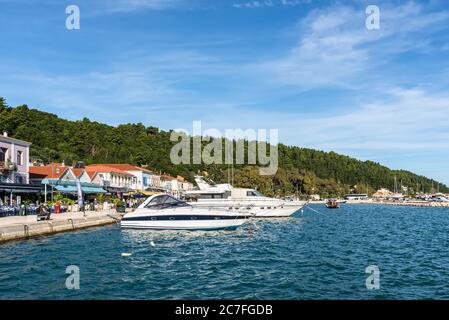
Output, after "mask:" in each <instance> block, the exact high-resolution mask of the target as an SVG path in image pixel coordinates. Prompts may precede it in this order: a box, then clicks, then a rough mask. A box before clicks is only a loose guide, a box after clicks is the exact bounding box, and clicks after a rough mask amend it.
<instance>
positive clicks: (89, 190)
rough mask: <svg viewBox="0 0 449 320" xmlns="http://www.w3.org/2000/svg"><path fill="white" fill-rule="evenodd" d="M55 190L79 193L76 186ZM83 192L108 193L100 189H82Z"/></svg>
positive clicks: (58, 187) (61, 187) (57, 187)
mask: <svg viewBox="0 0 449 320" xmlns="http://www.w3.org/2000/svg"><path fill="white" fill-rule="evenodd" d="M55 189H56V190H58V191H60V192H62V193H78V189H77V188H76V186H55ZM81 190H82V191H83V193H85V194H92V193H106V191H105V190H104V189H103V188H100V187H81Z"/></svg>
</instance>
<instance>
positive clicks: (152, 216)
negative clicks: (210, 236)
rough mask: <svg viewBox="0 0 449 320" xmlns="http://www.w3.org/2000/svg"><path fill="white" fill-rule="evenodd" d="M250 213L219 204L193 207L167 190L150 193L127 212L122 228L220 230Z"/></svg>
mask: <svg viewBox="0 0 449 320" xmlns="http://www.w3.org/2000/svg"><path fill="white" fill-rule="evenodd" d="M249 217H250V214H249V213H247V212H246V213H245V212H244V211H243V210H241V211H239V212H235V211H230V210H223V209H220V208H215V207H211V208H198V207H193V206H191V205H190V204H188V203H187V202H185V201H182V200H179V199H176V198H175V197H173V196H171V195H167V194H158V195H154V196H151V197H149V198H148V199H147V200H145V201H144V202H143V203H142V204H141V205H140V206H139V207H138V208H137V209H136V210H135V211H133V212H130V213H127V214H125V215H124V217H123V218H122V221H121V226H122V228H132V229H156V230H220V229H236V228H238V227H240V226H241V225H242V224H243V223H245V221H246V219H247V218H249Z"/></svg>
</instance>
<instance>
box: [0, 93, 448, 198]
mask: <svg viewBox="0 0 449 320" xmlns="http://www.w3.org/2000/svg"><path fill="white" fill-rule="evenodd" d="M0 131H7V132H8V133H9V134H10V136H13V137H15V138H18V139H23V140H27V141H30V142H32V143H33V144H32V146H31V157H32V158H35V159H41V160H42V161H44V162H51V161H62V160H64V161H65V162H66V163H68V164H70V163H73V162H76V161H79V160H82V161H85V162H86V163H87V164H91V163H102V162H103V163H132V164H137V165H143V166H148V167H149V168H152V169H154V170H155V171H158V172H159V171H160V172H165V173H169V174H172V175H176V174H179V175H183V176H185V177H187V178H188V179H189V180H192V178H193V175H194V174H195V173H198V172H203V171H206V172H208V174H209V176H210V178H212V179H214V180H215V181H217V182H220V181H221V182H225V181H227V180H228V172H227V168H228V167H227V166H226V165H173V164H172V163H171V161H170V150H171V147H172V146H173V144H174V143H173V142H171V141H170V139H169V138H170V132H167V131H163V130H160V129H158V128H155V127H151V126H150V127H147V126H145V125H143V124H141V123H137V124H123V125H119V126H117V127H113V126H109V125H106V124H102V123H98V122H94V121H90V120H89V119H87V118H84V119H82V120H79V121H69V120H65V119H61V118H59V117H58V116H56V115H54V114H50V113H47V112H42V111H39V110H36V109H30V108H28V107H27V106H26V105H22V106H18V107H15V108H12V107H8V106H7V105H6V102H5V100H4V99H3V98H0ZM234 170H235V171H234V180H233V181H234V184H235V185H236V186H242V187H257V188H258V189H259V190H261V191H262V192H264V193H266V194H269V195H274V194H293V193H301V194H314V193H318V194H321V195H322V196H337V195H343V194H346V193H349V192H363V193H372V192H374V191H375V190H377V189H379V188H381V187H385V188H389V189H392V188H393V185H394V178H395V177H396V178H397V182H398V184H400V182H401V181H402V184H403V185H404V186H406V187H408V188H409V190H410V191H411V192H415V191H416V188H417V187H418V189H419V191H422V190H424V191H426V192H429V191H431V189H432V187H433V188H434V189H436V187H437V182H436V181H433V180H431V179H428V178H426V177H423V176H419V175H416V174H414V173H412V172H408V171H403V170H399V171H398V170H390V169H389V168H387V167H385V166H382V165H380V164H378V163H374V162H372V161H359V160H357V159H354V158H350V157H347V156H344V155H340V154H337V153H334V152H322V151H316V150H312V149H305V148H300V147H296V146H286V145H283V144H280V145H279V170H278V172H277V173H276V175H275V176H260V175H259V174H258V170H257V168H256V167H254V166H249V165H236V166H235V167H234ZM439 190H440V191H441V192H449V189H448V187H447V186H446V185H444V184H442V183H440V184H439Z"/></svg>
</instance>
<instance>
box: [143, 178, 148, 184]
mask: <svg viewBox="0 0 449 320" xmlns="http://www.w3.org/2000/svg"><path fill="white" fill-rule="evenodd" d="M143 185H144V186H147V185H148V178H147V177H143Z"/></svg>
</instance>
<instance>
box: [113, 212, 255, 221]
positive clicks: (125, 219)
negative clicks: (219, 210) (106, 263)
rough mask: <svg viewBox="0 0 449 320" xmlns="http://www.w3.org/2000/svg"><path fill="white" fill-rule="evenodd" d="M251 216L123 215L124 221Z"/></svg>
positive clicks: (193, 219)
mask: <svg viewBox="0 0 449 320" xmlns="http://www.w3.org/2000/svg"><path fill="white" fill-rule="evenodd" d="M249 217H250V216H213V215H182V214H179V215H175V214H174V215H164V216H136V217H126V216H125V217H123V218H122V221H168V220H170V221H172V220H175V221H176V220H177V221H179V220H185V221H195V220H241V219H247V218H249Z"/></svg>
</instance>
